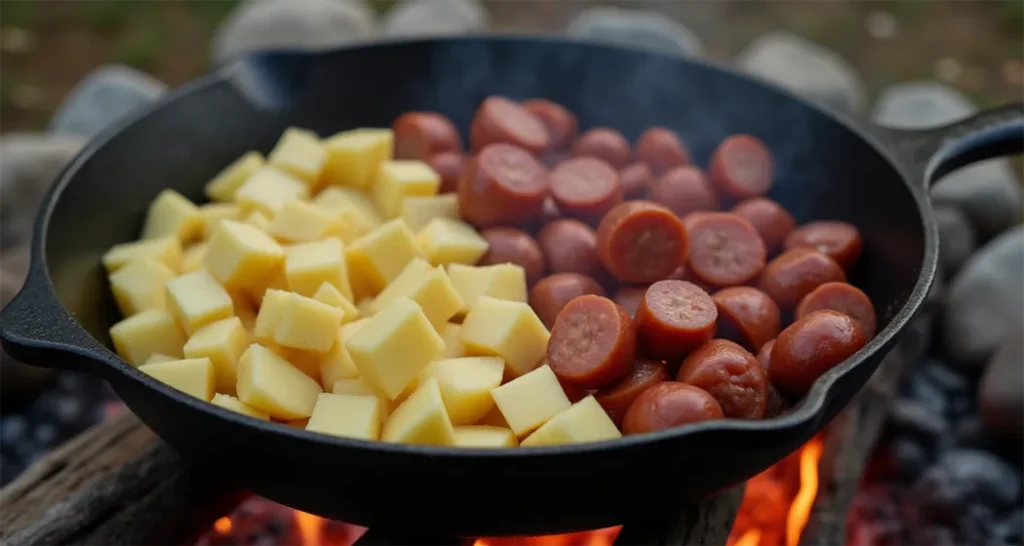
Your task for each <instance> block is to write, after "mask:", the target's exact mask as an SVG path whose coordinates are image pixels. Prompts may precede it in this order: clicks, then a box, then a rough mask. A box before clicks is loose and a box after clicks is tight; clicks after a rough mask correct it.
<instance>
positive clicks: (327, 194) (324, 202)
mask: <svg viewBox="0 0 1024 546" xmlns="http://www.w3.org/2000/svg"><path fill="white" fill-rule="evenodd" d="M313 203H314V204H316V205H317V206H319V207H322V208H325V209H327V210H329V211H331V212H332V213H333V214H334V215H335V216H337V217H338V222H340V223H341V230H340V231H341V235H340V237H341V240H342V241H344V242H345V243H351V242H352V241H355V240H356V239H358V238H360V237H362V236H363V235H366V234H367V233H369V232H371V231H373V230H374V229H375V228H377V227H378V226H380V225H381V223H383V222H382V221H381V219H380V214H379V213H378V212H377V207H376V206H374V204H373V201H371V200H370V196H369V195H367V194H366V192H363V191H361V190H357V189H354V188H344V187H339V186H331V187H328V188H325V189H324V190H323V191H322V192H320V194H319V195H317V196H316V198H315V199H313Z"/></svg>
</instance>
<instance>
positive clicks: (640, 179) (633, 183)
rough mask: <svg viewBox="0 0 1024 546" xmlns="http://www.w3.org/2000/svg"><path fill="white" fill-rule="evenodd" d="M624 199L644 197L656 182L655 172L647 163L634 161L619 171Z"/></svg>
mask: <svg viewBox="0 0 1024 546" xmlns="http://www.w3.org/2000/svg"><path fill="white" fill-rule="evenodd" d="M619 182H621V183H622V197H623V198H624V199H642V198H643V197H644V195H645V194H646V193H647V190H648V189H649V188H650V187H651V185H652V184H654V173H652V172H651V168H650V167H648V166H647V164H646V163H633V164H631V165H629V166H627V167H626V168H624V169H622V170H621V171H619Z"/></svg>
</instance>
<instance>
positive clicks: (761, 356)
mask: <svg viewBox="0 0 1024 546" xmlns="http://www.w3.org/2000/svg"><path fill="white" fill-rule="evenodd" d="M774 346H775V340H774V339H769V340H768V341H767V342H765V344H764V345H761V349H760V350H759V351H757V361H758V362H760V363H761V367H762V368H764V370H765V371H768V368H769V367H771V362H772V347H774Z"/></svg>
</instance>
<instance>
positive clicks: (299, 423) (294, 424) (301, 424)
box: [281, 419, 309, 430]
mask: <svg viewBox="0 0 1024 546" xmlns="http://www.w3.org/2000/svg"><path fill="white" fill-rule="evenodd" d="M308 423H309V419H296V420H294V421H285V422H284V423H281V424H283V425H284V426H286V427H291V428H301V429H303V430H305V429H306V425H307V424H308Z"/></svg>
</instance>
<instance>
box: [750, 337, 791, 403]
mask: <svg viewBox="0 0 1024 546" xmlns="http://www.w3.org/2000/svg"><path fill="white" fill-rule="evenodd" d="M774 346H775V340H774V339H772V340H770V341H768V342H767V343H765V344H764V345H762V346H761V350H760V351H758V352H757V362H758V363H759V364H761V369H762V370H764V373H765V377H768V378H769V381H768V407H767V408H765V410H764V417H765V419H771V418H772V417H778V416H780V415H782V414H783V413H786V411H788V410H789V402H788V401H787V400H786V397H784V396H782V393H780V392H779V389H778V388H776V387H775V384H774V383H772V382H771V380H770V378H771V374H770V373H769V372H768V368H770V367H771V360H772V347H774Z"/></svg>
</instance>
